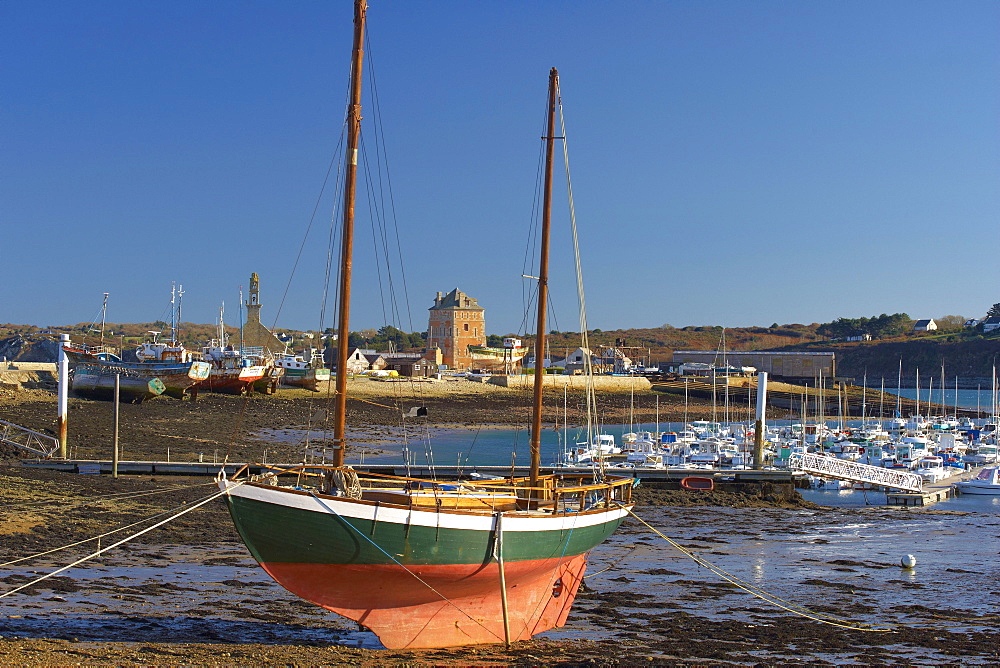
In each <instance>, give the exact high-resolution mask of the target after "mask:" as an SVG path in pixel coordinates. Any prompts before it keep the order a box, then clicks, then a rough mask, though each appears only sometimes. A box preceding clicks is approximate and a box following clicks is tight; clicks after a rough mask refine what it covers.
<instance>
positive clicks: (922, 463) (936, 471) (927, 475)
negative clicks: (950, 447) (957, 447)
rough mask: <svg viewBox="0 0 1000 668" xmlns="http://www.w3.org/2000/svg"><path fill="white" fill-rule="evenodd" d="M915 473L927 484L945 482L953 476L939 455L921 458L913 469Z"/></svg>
mask: <svg viewBox="0 0 1000 668" xmlns="http://www.w3.org/2000/svg"><path fill="white" fill-rule="evenodd" d="M913 472H914V473H916V474H917V475H919V476H920V477H921V478H923V479H924V480H925V481H927V482H937V481H939V480H944V479H945V478H947V477H948V476H950V475H951V472H950V471H948V469H947V468H945V466H944V459H943V458H941V457H938V456H937V455H931V456H929V457H923V458H921V459H920V460H919V461H918V462H917V463H916V465H915V466H914V467H913Z"/></svg>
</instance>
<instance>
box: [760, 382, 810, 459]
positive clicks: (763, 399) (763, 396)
mask: <svg viewBox="0 0 1000 668" xmlns="http://www.w3.org/2000/svg"><path fill="white" fill-rule="evenodd" d="M766 409H767V372H766V371H761V372H759V373H758V374H757V423H756V424H755V425H754V432H753V467H754V468H755V469H757V470H760V469H763V468H764V413H765V411H766ZM802 429H803V439H804V438H805V435H804V432H805V424H804V423H803V426H802Z"/></svg>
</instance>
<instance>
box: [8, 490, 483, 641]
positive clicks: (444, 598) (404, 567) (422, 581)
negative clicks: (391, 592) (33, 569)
mask: <svg viewBox="0 0 1000 668" xmlns="http://www.w3.org/2000/svg"><path fill="white" fill-rule="evenodd" d="M309 495H310V496H311V497H313V498H314V499H316V502H317V503H319V505H320V506H322V507H323V508H324V509H326V510H328V511H329V512H331V513H333V514H334V515H336V517H337V519H339V520H340V521H341V522H343V523H344V524H345V525H346V526H348V527H350V528H351V529H352V530H354V532H355V533H357V534H358V535H359V536H361V537H362V538H364V539H365V540H366V541H368V542H369V543H371V545H372V546H373V547H374V548H375V549H376V550H378V551H379V552H381V553H382V554H384V555H385V556H387V557H388V558H389V560H390V561H392V562H393V563H394V564H396V565H397V566H399V567H400V568H402V569H403V570H404V571H406V572H407V573H409V574H410V575H412V576H413V577H414V579H416V581H417V582H419V583H420V584H422V585H424V586H425V587H427V589H429V590H430V591H432V592H433V593H434V594H436V595H437V596H438V597H440V598H441V600H442V601H444V602H445V603H447V604H448V605H450V606H451V607H453V608H455V609H456V610H458V611H459V612H460V613H462V614H463V615H465V616H466V617H468V618H469V620H470V621H472V622H474V623H476V624H478V625H479V626H481V627H482V628H483V629H485V630H486V631H487V632H489V633H490V634H491V635H492V636H493V637H495V638H496V639H497V640H500V641H501V642H502V641H503V638H501V637H500V636H498V635H497V634H496V633H493V631H491V630H490V629H489V628H487V626H486V625H485V624H483V623H482V622H480V621H479V620H478V619H476V618H475V617H473V616H472V615H470V614H469V613H467V612H466V611H465V610H462V608H460V607H458V606H457V605H455V603H454V602H453V601H452V600H451V599H449V598H448V597H447V596H445V595H444V594H442V593H441V592H439V591H438V590H437V589H435V588H434V586H433V585H432V584H430V583H429V582H427V581H426V580H424V579H423V578H422V577H420V576H419V575H417V574H416V573H414V572H413V571H411V570H410V569H409V568H407V567H406V566H405V565H404V564H403V563H402V562H400V561H399V560H398V559H396V557H395V556H393V555H391V554H389V553H388V552H386V551H385V550H384V549H382V546H381V545H379V544H378V543H376V542H375V541H373V540H372V539H371V538H370V537H369V536H368V535H367V534H365V533H364V532H363V531H361V530H360V529H358V528H357V527H356V526H354V525H353V524H351V523H350V522H348V521H347V520H346V519H344V518H343V516H341V514H340V513H338V512H337V511H336V510H335V509H334V508H332V507H330V506H328V505H327V504H325V503H324V502H323V500H322V499H321V498H319V497H318V496H316V494H315V492H309ZM0 598H2V596H0Z"/></svg>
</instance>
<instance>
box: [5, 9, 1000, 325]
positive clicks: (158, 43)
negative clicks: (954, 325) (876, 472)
mask: <svg viewBox="0 0 1000 668" xmlns="http://www.w3.org/2000/svg"><path fill="white" fill-rule="evenodd" d="M368 19H369V39H370V43H369V46H370V50H369V52H368V54H367V58H368V64H370V65H371V66H372V68H373V69H372V71H373V72H374V76H375V82H376V85H377V87H378V97H379V105H378V107H379V109H378V111H379V114H378V115H380V117H381V123H382V126H381V128H382V129H381V132H382V133H383V134H384V135H385V142H386V146H387V150H388V156H389V165H390V171H389V175H390V177H391V180H392V197H393V200H392V203H393V209H394V211H395V220H396V225H397V226H398V230H399V238H400V241H401V244H402V246H403V259H404V264H405V273H406V284H405V289H406V294H407V295H408V296H409V300H408V301H409V314H410V315H409V316H405V315H404V317H403V318H402V319H392V318H387V317H385V316H384V315H383V307H382V306H381V300H380V297H379V291H378V279H377V276H376V274H375V273H374V269H373V266H374V265H375V264H376V262H375V260H374V257H373V251H372V243H371V237H372V233H371V231H370V229H371V228H370V224H369V222H368V221H369V214H368V209H367V206H366V205H363V204H364V202H363V201H362V200H363V199H364V198H359V202H361V203H360V204H359V208H358V232H357V235H358V242H357V246H356V251H357V252H356V260H355V266H356V268H357V272H356V279H355V281H356V282H355V299H354V305H353V307H352V312H353V319H352V329H361V328H366V327H379V326H381V325H383V324H386V322H387V321H388V322H391V323H392V324H395V325H397V326H400V327H401V328H403V329H406V330H423V329H425V328H426V324H427V322H426V313H427V312H426V308H427V307H429V306H431V304H432V303H433V298H434V294H435V292H437V291H449V290H451V289H453V288H455V287H459V288H461V289H462V290H463V291H465V292H467V293H468V294H470V295H471V296H473V297H476V298H478V299H479V301H480V304H481V305H482V306H484V307H485V308H486V309H487V311H486V317H487V329H488V331H490V332H491V333H506V332H509V331H516V330H518V329H520V328H521V324H520V323H521V322H522V313H523V300H522V282H523V279H522V278H521V274H522V273H524V272H525V269H524V268H523V258H524V255H525V250H526V243H527V239H528V238H529V232H528V230H529V227H530V225H531V218H532V206H533V197H534V192H535V175H536V170H537V161H538V152H539V137H540V135H541V131H542V128H543V126H542V121H543V113H544V103H545V92H546V91H545V88H546V82H547V76H548V70H549V68H550V67H553V66H554V67H557V68H559V71H560V75H561V83H562V95H563V103H564V109H565V115H566V123H567V136H568V138H569V153H570V160H571V168H572V177H573V190H574V194H575V203H576V211H577V221H578V225H579V227H580V235H581V252H582V257H583V266H584V282H585V285H586V288H587V307H588V314H589V324H590V326H591V327H592V328H602V329H614V328H618V327H655V326H659V325H661V324H663V323H669V324H671V325H674V326H684V325H709V324H711V325H716V324H719V325H725V326H743V325H769V324H771V323H772V322H778V323H782V324H783V323H793V322H801V323H809V322H826V321H830V320H832V319H834V318H837V317H841V316H845V317H858V316H870V315H876V314H879V313H884V312H885V313H894V312H899V311H904V312H907V313H909V314H910V315H911V316H913V317H918V318H919V317H937V316H941V315H948V314H959V315H965V316H979V315H982V314H983V313H984V312H985V310H986V309H987V308H988V307H989V306H990V305H991V304H993V303H994V302H997V301H1000V263H997V261H996V250H995V249H996V244H997V241H998V232H997V213H998V211H1000V100H998V95H1000V93H998V90H1000V88H998V82H1000V3H996V2H994V1H983V2H962V1H958V2H921V1H919V0H916V1H914V0H907V1H906V2H896V1H891V0H889V1H883V2H855V1H844V2H792V1H769V0H764V1H761V2H728V1H714V2H713V1H703V2H694V1H688V2H670V1H660V2H639V1H636V2H628V1H623V2H606V1H601V2H597V1H588V0H578V1H575V2H556V1H553V2H537V1H535V2H522V1H518V0H505V1H504V2H450V1H448V0H436V1H434V2H431V1H426V2H422V1H420V0H407V1H405V2H404V1H402V0H385V1H382V0H371V3H370V8H369V13H368ZM350 21H351V3H350V2H348V0H338V1H337V2H328V1H323V2H319V1H316V2H306V1H303V2H296V3H278V2H263V1H242V2H235V1H227V0H220V1H218V2H212V3H204V2H191V1H186V0H177V1H175V2H171V3H152V2H115V1H112V0H106V1H104V2H99V3H83V2H50V1H45V0H32V1H30V2H28V1H22V0H7V1H6V2H2V3H0V58H2V62H3V63H4V64H5V65H4V67H3V68H2V69H0V91H2V93H0V94H2V99H0V128H2V129H0V229H2V235H0V266H3V268H4V272H3V275H4V277H5V279H6V283H7V285H6V286H5V287H6V288H7V289H5V290H3V298H2V300H0V322H11V323H30V324H37V325H43V326H44V325H57V324H70V323H76V322H89V321H90V320H91V319H92V318H93V317H94V316H95V314H96V313H97V312H98V310H99V307H100V302H101V298H102V293H104V292H108V293H110V295H111V296H110V299H109V310H108V319H109V320H111V321H116V322H121V321H125V322H140V321H151V320H155V319H158V318H164V316H165V315H166V313H167V310H166V309H167V302H168V299H169V292H170V285H171V283H172V282H177V283H180V284H183V286H184V290H185V296H184V319H185V320H190V321H194V322H212V321H213V320H214V319H215V318H216V317H217V313H218V308H219V305H220V303H221V302H223V301H225V303H226V312H227V316H226V320H227V322H229V323H231V324H235V323H236V322H237V320H238V317H239V316H238V302H239V288H240V286H241V285H242V286H244V289H246V286H247V285H248V282H249V275H250V273H251V272H258V273H259V274H260V276H261V287H262V294H261V301H262V302H263V304H264V311H263V315H264V321H265V322H266V323H267V324H276V325H277V326H278V327H279V328H282V327H287V328H296V329H298V328H315V327H317V326H318V325H319V323H320V302H321V299H322V284H323V267H324V263H325V257H326V245H327V242H326V235H327V229H328V226H329V221H330V219H331V216H332V215H335V214H334V213H333V212H332V209H333V206H334V205H333V202H332V199H331V198H330V197H326V198H325V199H324V200H322V202H321V204H320V207H319V210H318V213H317V214H316V217H315V221H314V222H313V223H312V228H311V231H310V233H309V236H308V237H306V236H305V235H306V230H307V229H309V225H310V219H311V218H312V216H313V210H314V208H315V207H316V203H317V201H318V198H319V194H320V189H321V186H322V183H323V180H324V178H325V176H326V172H327V168H328V165H329V164H330V162H331V159H333V158H335V157H339V156H335V153H336V146H337V142H338V139H339V136H340V131H341V126H342V122H343V115H344V101H345V99H346V85H347V71H348V69H347V68H348V62H349V50H350V39H351V25H350ZM366 85H367V82H366ZM369 90H370V87H369ZM375 116H376V114H375V108H374V105H372V103H371V102H370V100H368V99H367V98H366V100H365V118H366V122H367V121H370V120H372V119H374V117H375ZM364 132H365V133H366V135H365V137H366V145H369V144H370V143H371V138H373V137H374V130H373V126H372V125H371V124H367V125H366V126H365V130H364ZM560 178H561V177H559V176H558V175H557V191H558V195H557V202H556V209H555V211H556V213H555V217H554V222H555V225H556V229H555V231H554V233H553V234H554V237H553V243H554V257H553V278H552V287H553V300H554V303H555V317H556V320H555V321H550V322H551V325H552V328H558V329H562V330H574V331H575V330H576V329H578V325H577V316H576V306H575V287H574V286H575V279H574V277H573V274H572V256H571V253H570V246H569V232H568V227H567V223H566V220H567V217H566V215H565V213H564V212H565V208H566V207H565V204H564V200H565V197H564V196H563V195H562V193H563V192H564V191H565V187H564V185H562V181H560V180H559V179H560ZM364 190H365V186H364V185H361V186H359V192H364ZM303 239H306V242H305V243H306V250H305V252H304V253H303V256H302V259H301V261H300V262H299V265H298V268H297V269H296V270H295V272H294V275H293V272H292V270H293V267H295V262H296V256H297V253H298V250H299V247H300V245H301V244H302V243H303ZM527 273H534V272H533V271H528V272H527ZM290 277H292V278H291V279H290ZM18 285H19V286H24V289H11V288H12V286H18ZM286 285H287V286H289V288H288V290H289V293H288V296H287V298H283V293H284V291H285V289H286ZM398 285H399V284H397V286H398ZM279 305H280V313H279V308H278V307H279ZM331 313H332V310H328V311H327V315H326V317H325V321H324V324H325V325H328V326H329V325H330V324H332V323H331ZM275 318H277V319H276V321H275Z"/></svg>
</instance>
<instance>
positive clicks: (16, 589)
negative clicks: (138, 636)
mask: <svg viewBox="0 0 1000 668" xmlns="http://www.w3.org/2000/svg"><path fill="white" fill-rule="evenodd" d="M242 484H244V483H242V482H238V483H235V484H234V485H233V486H238V485H242ZM233 486H230V487H228V488H226V489H224V490H220V491H218V492H216V493H215V494H211V495H209V496H207V497H205V498H204V499H202V500H201V501H199V502H198V503H196V504H194V505H193V506H189V507H188V508H185V509H184V510H182V511H180V512H179V513H176V514H175V515H171V516H170V517H168V518H167V519H165V520H162V521H160V522H157V523H156V524H154V525H152V526H149V527H146V528H145V529H143V530H142V531H139V532H137V533H134V534H132V535H131V536H126V537H125V538H122V539H121V540H120V541H118V542H116V543H112V544H111V545H108V546H107V547H104V548H101V549H100V550H97V551H96V552H92V553H91V554H88V555H87V556H85V557H81V558H80V559H77V560H76V561H74V562H73V563H71V564H68V565H66V566H62V567H61V568H57V569H56V570H54V571H52V572H50V573H46V574H45V575H42V576H40V577H37V578H35V579H34V580H32V581H31V582H26V583H24V584H23V585H20V586H18V587H14V588H13V589H11V590H10V591H5V592H4V593H2V594H0V598H5V597H7V596H10V595H11V594H14V593H16V592H19V591H21V590H22V589H27V588H28V587H31V586H32V585H36V584H38V583H39V582H41V581H43V580H48V579H49V578H50V577H52V576H53V575H58V574H59V573H62V572H64V571H68V570H69V569H71V568H73V567H74V566H78V565H79V564H82V563H83V562H85V561H88V560H90V559H93V558H94V557H97V556H100V555H102V554H104V553H105V552H107V551H108V550H111V549H114V548H116V547H118V546H119V545H123V544H125V543H127V542H129V541H130V540H134V539H136V538H138V537H139V536H142V535H143V534H147V533H149V532H150V531H152V530H153V529H157V528H159V527H161V526H163V525H164V524H166V523H168V522H170V521H171V520H175V519H177V518H178V517H180V516H181V515H186V514H187V513H189V512H191V511H192V510H195V509H196V508H199V507H201V506H203V505H205V504H206V503H208V502H209V501H212V500H214V499H217V498H219V497H220V496H222V495H223V494H228V493H229V490H230V489H232V487H233Z"/></svg>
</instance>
